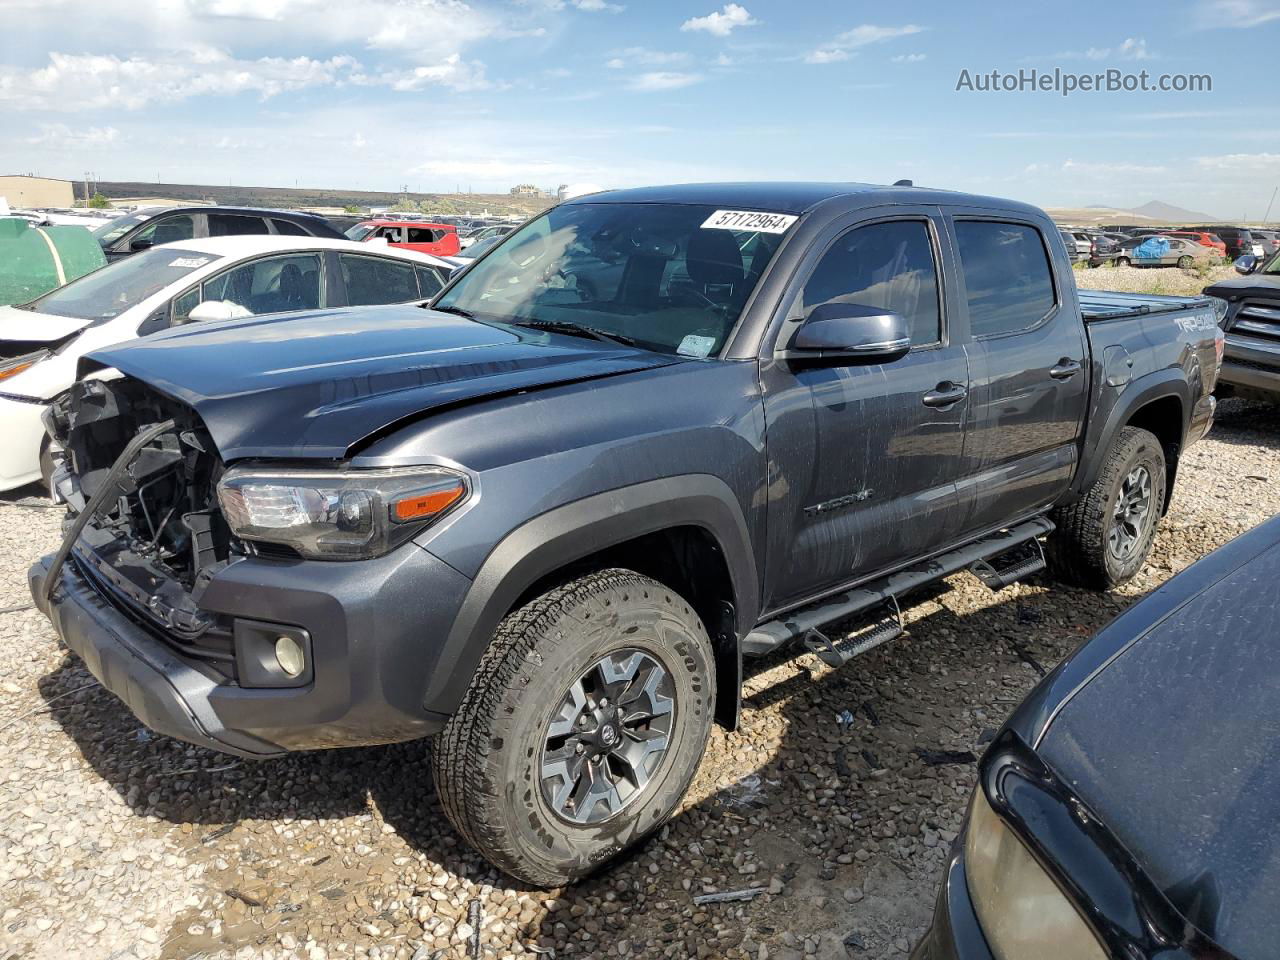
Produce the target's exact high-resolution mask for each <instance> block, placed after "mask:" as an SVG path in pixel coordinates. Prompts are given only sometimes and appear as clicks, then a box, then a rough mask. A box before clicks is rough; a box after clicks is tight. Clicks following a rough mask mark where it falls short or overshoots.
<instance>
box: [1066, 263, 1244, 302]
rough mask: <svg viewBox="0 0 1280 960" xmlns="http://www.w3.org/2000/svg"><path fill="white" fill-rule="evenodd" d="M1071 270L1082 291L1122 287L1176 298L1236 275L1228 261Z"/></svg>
mask: <svg viewBox="0 0 1280 960" xmlns="http://www.w3.org/2000/svg"><path fill="white" fill-rule="evenodd" d="M1072 273H1073V275H1074V276H1075V278H1076V286H1077V287H1079V288H1080V289H1082V290H1123V291H1125V292H1127V293H1162V294H1169V295H1172V296H1179V297H1188V296H1195V295H1196V294H1198V293H1200V292H1201V291H1202V290H1204V288H1205V287H1207V286H1209V285H1210V284H1212V283H1217V282H1218V281H1219V280H1230V279H1231V278H1232V277H1238V276H1239V274H1238V273H1236V271H1235V268H1234V267H1233V266H1231V264H1229V263H1227V264H1220V265H1218V266H1213V267H1209V266H1206V267H1193V268H1192V269H1190V270H1182V269H1180V268H1178V267H1109V266H1103V267H1097V268H1095V269H1088V268H1085V267H1081V268H1078V269H1076V270H1073V271H1072Z"/></svg>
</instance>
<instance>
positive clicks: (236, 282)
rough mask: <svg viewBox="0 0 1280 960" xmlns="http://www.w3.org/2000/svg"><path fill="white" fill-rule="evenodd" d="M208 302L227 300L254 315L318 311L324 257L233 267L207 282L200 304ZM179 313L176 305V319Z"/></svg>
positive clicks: (271, 259) (265, 260) (303, 256)
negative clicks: (321, 266)
mask: <svg viewBox="0 0 1280 960" xmlns="http://www.w3.org/2000/svg"><path fill="white" fill-rule="evenodd" d="M206 300H225V301H227V302H229V303H234V304H237V305H238V306H241V307H243V308H244V309H245V310H247V311H249V312H250V313H253V314H259V313H279V312H281V311H285V310H311V309H314V308H316V307H318V306H320V255H319V254H314V253H307V254H289V255H287V256H283V257H264V258H263V259H261V260H254V261H252V262H250V263H245V264H241V265H240V266H238V267H233V268H232V269H230V270H228V271H227V272H226V273H222V274H219V275H218V276H216V277H214V278H213V279H211V280H206V281H205V283H204V287H203V290H202V293H201V296H200V302H202V303H203V302H204V301H206ZM193 306H194V304H193ZM177 312H178V311H177V307H176V305H175V310H174V313H175V319H178V317H177ZM190 312H191V311H190V309H189V308H188V310H187V313H190Z"/></svg>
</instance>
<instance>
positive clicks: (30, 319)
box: [0, 306, 90, 343]
mask: <svg viewBox="0 0 1280 960" xmlns="http://www.w3.org/2000/svg"><path fill="white" fill-rule="evenodd" d="M89 323H90V321H88V320H84V319H81V318H80V317H60V316H58V315H56V314H53V313H37V312H36V311H34V310H19V309H18V308H17V307H10V306H3V307H0V340H21V341H24V342H26V343H53V342H54V341H56V340H62V339H64V338H65V337H69V336H71V334H73V333H76V332H77V331H79V330H83V329H84V328H85V327H87V326H88V325H89Z"/></svg>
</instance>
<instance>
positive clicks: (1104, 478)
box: [1047, 427, 1166, 590]
mask: <svg viewBox="0 0 1280 960" xmlns="http://www.w3.org/2000/svg"><path fill="white" fill-rule="evenodd" d="M1106 458H1107V459H1106V462H1105V463H1103V465H1102V471H1101V472H1100V473H1099V474H1098V479H1097V480H1096V481H1094V484H1093V486H1092V487H1090V488H1089V490H1088V492H1087V493H1086V494H1085V495H1084V496H1083V497H1081V498H1080V499H1079V500H1076V501H1075V502H1074V503H1071V504H1069V505H1067V506H1065V507H1060V508H1058V509H1057V510H1056V511H1054V515H1053V520H1054V522H1055V523H1056V524H1057V530H1055V531H1054V532H1053V534H1052V535H1051V536H1050V537H1049V541H1048V544H1047V546H1048V550H1047V555H1048V560H1049V568H1050V570H1051V571H1052V572H1053V573H1054V574H1055V575H1056V576H1057V577H1058V578H1059V579H1061V580H1065V581H1067V582H1069V583H1074V584H1077V585H1079V586H1082V587H1092V588H1093V589H1096V590H1110V589H1112V588H1113V587H1117V586H1119V585H1120V584H1122V583H1124V582H1125V581H1126V580H1128V579H1130V578H1131V577H1133V575H1134V574H1136V573H1137V572H1138V571H1139V570H1141V569H1142V566H1143V564H1145V563H1146V562H1147V557H1148V555H1149V554H1150V553H1151V544H1152V542H1153V541H1154V540H1155V534H1156V528H1157V527H1158V526H1159V522H1160V516H1161V514H1163V512H1164V498H1165V473H1166V467H1165V458H1164V450H1163V449H1162V448H1161V446H1160V441H1159V440H1157V439H1156V437H1155V435H1154V434H1153V433H1151V432H1150V431H1148V430H1142V429H1140V428H1138V427H1124V428H1122V429H1121V430H1120V432H1119V433H1118V434H1117V435H1116V438H1115V440H1113V441H1112V443H1111V448H1110V449H1109V450H1108V451H1107V454H1106ZM1140 465H1141V466H1145V467H1146V468H1147V470H1148V472H1149V474H1150V478H1151V487H1152V493H1151V497H1152V502H1151V509H1150V514H1151V519H1150V523H1149V525H1148V526H1147V527H1146V529H1145V531H1144V532H1143V534H1142V538H1141V541H1140V543H1139V546H1138V548H1137V550H1136V552H1135V553H1134V554H1133V555H1132V556H1131V557H1129V558H1127V559H1126V560H1123V561H1122V560H1120V559H1118V558H1117V557H1116V556H1115V555H1114V554H1113V553H1112V552H1111V550H1110V549H1109V548H1108V545H1107V536H1108V534H1109V532H1110V529H1111V524H1112V522H1113V519H1114V514H1115V509H1116V503H1117V501H1118V500H1119V498H1120V495H1121V489H1122V487H1123V484H1124V481H1125V478H1126V477H1127V476H1128V475H1129V474H1130V472H1131V471H1133V470H1134V468H1135V467H1138V466H1140Z"/></svg>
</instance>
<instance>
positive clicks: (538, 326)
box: [507, 320, 636, 347]
mask: <svg viewBox="0 0 1280 960" xmlns="http://www.w3.org/2000/svg"><path fill="white" fill-rule="evenodd" d="M507 323H509V324H511V325H512V326H513V327H532V328H533V329H534V330H548V331H550V332H551V333H567V334H568V335H569V336H571V337H588V338H590V339H592V340H601V341H604V342H605V343H620V344H622V345H623V346H624V347H634V346H635V345H636V341H635V339H634V338H632V337H628V336H627V335H626V334H623V333H613V332H612V331H610V330H600V329H597V328H596V327H588V326H586V325H584V324H581V323H572V322H570V321H568V320H508V321H507Z"/></svg>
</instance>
